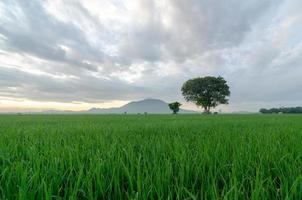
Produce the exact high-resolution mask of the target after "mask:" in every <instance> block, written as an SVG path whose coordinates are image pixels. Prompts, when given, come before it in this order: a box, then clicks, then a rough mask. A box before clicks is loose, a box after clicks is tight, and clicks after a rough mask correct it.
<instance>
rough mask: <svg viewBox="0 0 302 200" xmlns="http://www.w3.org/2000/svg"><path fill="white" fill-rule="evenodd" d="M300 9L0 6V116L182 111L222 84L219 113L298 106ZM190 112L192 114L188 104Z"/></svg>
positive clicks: (170, 2) (164, 0) (119, 2)
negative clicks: (150, 104)
mask: <svg viewBox="0 0 302 200" xmlns="http://www.w3.org/2000/svg"><path fill="white" fill-rule="evenodd" d="M301 9H302V1H301V0H245V1H243V0H228V1H226V0H110V1H109V0H30V1H24V0H1V1H0V111H2V112H7V111H17V110H20V111H25V110H45V109H70V110H82V109H88V108H90V107H111V106H120V105H122V104H124V103H126V102H128V101H131V100H138V99H144V98H159V99H162V100H165V101H168V102H169V101H175V100H178V101H181V102H184V99H183V97H182V96H181V92H180V88H181V86H182V84H183V82H184V81H186V80H187V79H190V78H193V77H199V76H206V75H213V76H218V75H221V76H223V77H224V78H225V79H226V80H227V82H228V83H229V85H230V88H231V93H232V94H231V97H230V104H229V105H228V106H222V107H219V108H218V109H222V110H223V111H239V110H247V111H257V110H258V109H259V108H260V107H272V106H296V105H297V106H298V105H300V106H302V92H301V90H302V89H301V88H302V12H301ZM185 107H186V108H195V107H194V106H193V105H191V104H185Z"/></svg>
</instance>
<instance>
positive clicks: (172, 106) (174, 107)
mask: <svg viewBox="0 0 302 200" xmlns="http://www.w3.org/2000/svg"><path fill="white" fill-rule="evenodd" d="M180 106H181V103H179V102H177V101H176V102H173V103H169V108H170V109H171V110H172V111H173V114H177V113H178V111H179V107H180Z"/></svg>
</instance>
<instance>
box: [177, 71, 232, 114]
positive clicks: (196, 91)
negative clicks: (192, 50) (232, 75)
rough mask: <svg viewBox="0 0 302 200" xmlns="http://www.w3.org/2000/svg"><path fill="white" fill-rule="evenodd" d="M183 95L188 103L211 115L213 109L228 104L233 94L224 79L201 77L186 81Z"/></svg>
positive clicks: (182, 89) (219, 77)
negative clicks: (229, 97)
mask: <svg viewBox="0 0 302 200" xmlns="http://www.w3.org/2000/svg"><path fill="white" fill-rule="evenodd" d="M181 91H182V94H183V96H184V98H185V99H186V100H187V101H191V102H193V103H195V104H196V105H197V106H201V107H203V108H204V111H205V113H210V110H211V108H215V107H216V106H218V105H219V104H228V99H227V97H228V96H230V94H231V92H230V89H229V86H228V85H227V82H226V81H225V80H224V78H223V77H221V76H218V77H213V76H206V77H199V78H194V79H190V80H188V81H186V82H185V83H184V84H183V86H182V88H181Z"/></svg>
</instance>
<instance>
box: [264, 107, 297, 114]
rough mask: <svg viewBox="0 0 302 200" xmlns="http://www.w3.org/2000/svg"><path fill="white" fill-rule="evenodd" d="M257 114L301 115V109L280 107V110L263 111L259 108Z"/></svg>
mask: <svg viewBox="0 0 302 200" xmlns="http://www.w3.org/2000/svg"><path fill="white" fill-rule="evenodd" d="M259 112H261V113H263V114H271V113H302V107H281V108H271V109H265V108H261V109H260V110H259Z"/></svg>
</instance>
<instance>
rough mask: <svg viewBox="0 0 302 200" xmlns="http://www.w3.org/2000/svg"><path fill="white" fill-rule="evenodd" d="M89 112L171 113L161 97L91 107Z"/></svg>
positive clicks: (186, 111) (181, 110)
mask: <svg viewBox="0 0 302 200" xmlns="http://www.w3.org/2000/svg"><path fill="white" fill-rule="evenodd" d="M87 112H89V113H98V114H109V113H112V114H122V113H125V112H127V113H129V114H137V113H145V112H147V113H151V114H167V113H171V110H170V109H169V106H168V104H167V103H166V102H164V101H162V100H159V99H144V100H141V101H132V102H130V103H127V104H126V105H124V106H121V107H118V108H105V109H104V108H91V109H90V110H88V111H87ZM179 113H195V111H191V110H184V109H180V111H179Z"/></svg>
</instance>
